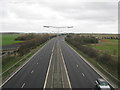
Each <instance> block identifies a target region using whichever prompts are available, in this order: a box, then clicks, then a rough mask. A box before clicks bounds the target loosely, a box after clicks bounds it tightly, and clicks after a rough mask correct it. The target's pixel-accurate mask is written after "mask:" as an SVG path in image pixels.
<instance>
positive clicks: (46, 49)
mask: <svg viewBox="0 0 120 90" xmlns="http://www.w3.org/2000/svg"><path fill="white" fill-rule="evenodd" d="M99 77H101V76H100V75H98V73H97V72H95V71H94V70H93V69H92V68H91V67H90V66H89V65H88V64H87V63H86V62H85V61H84V60H82V58H81V57H80V56H79V55H78V54H77V53H76V52H75V51H74V50H73V49H71V48H70V47H69V46H68V44H67V43H66V42H65V41H64V36H59V37H56V38H53V39H51V40H49V41H48V42H47V44H46V45H45V46H43V48H41V49H40V50H39V51H38V52H37V53H36V54H35V55H34V56H33V57H32V58H31V59H30V61H29V62H28V63H27V64H26V65H25V66H24V67H23V68H22V69H20V70H19V71H18V72H17V73H16V74H15V75H14V76H13V77H11V78H10V79H9V80H8V81H7V82H6V83H4V85H3V88H91V89H92V88H94V87H95V85H94V82H95V80H96V79H97V78H99Z"/></svg>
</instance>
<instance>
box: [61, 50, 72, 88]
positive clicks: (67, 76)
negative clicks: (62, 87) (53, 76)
mask: <svg viewBox="0 0 120 90" xmlns="http://www.w3.org/2000/svg"><path fill="white" fill-rule="evenodd" d="M60 52H61V56H62V60H63V63H64V68H65V72H66V75H67V79H68V83H69V87H70V88H72V87H71V83H70V79H69V76H68V72H67V68H66V66H65V62H64V58H63V54H62V51H61V48H60Z"/></svg>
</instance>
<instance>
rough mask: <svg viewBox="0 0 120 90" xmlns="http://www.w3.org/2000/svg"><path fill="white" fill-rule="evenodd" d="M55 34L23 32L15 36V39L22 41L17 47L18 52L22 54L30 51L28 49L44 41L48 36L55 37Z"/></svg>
mask: <svg viewBox="0 0 120 90" xmlns="http://www.w3.org/2000/svg"><path fill="white" fill-rule="evenodd" d="M55 36H56V35H50V34H34V33H30V34H24V35H21V36H19V37H17V38H16V39H15V40H19V41H24V42H23V43H22V44H21V46H20V48H19V49H18V54H19V55H20V56H23V55H24V54H26V53H28V52H30V50H32V49H34V48H36V47H37V46H39V45H41V44H43V43H45V42H46V41H47V40H49V39H50V38H53V37H55Z"/></svg>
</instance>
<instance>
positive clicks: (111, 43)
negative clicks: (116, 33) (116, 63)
mask: <svg viewBox="0 0 120 90" xmlns="http://www.w3.org/2000/svg"><path fill="white" fill-rule="evenodd" d="M90 46H91V47H93V48H95V49H97V50H99V52H106V53H108V54H110V55H112V56H115V57H117V56H118V46H119V44H118V40H116V39H102V40H99V43H97V44H92V45H90Z"/></svg>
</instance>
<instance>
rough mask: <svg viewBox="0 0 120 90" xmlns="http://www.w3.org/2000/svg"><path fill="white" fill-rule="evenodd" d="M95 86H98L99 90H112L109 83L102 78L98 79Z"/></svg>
mask: <svg viewBox="0 0 120 90" xmlns="http://www.w3.org/2000/svg"><path fill="white" fill-rule="evenodd" d="M95 85H96V87H97V89H99V90H111V89H110V86H109V84H108V82H107V81H105V80H104V79H102V78H98V79H97V80H96V81H95Z"/></svg>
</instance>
